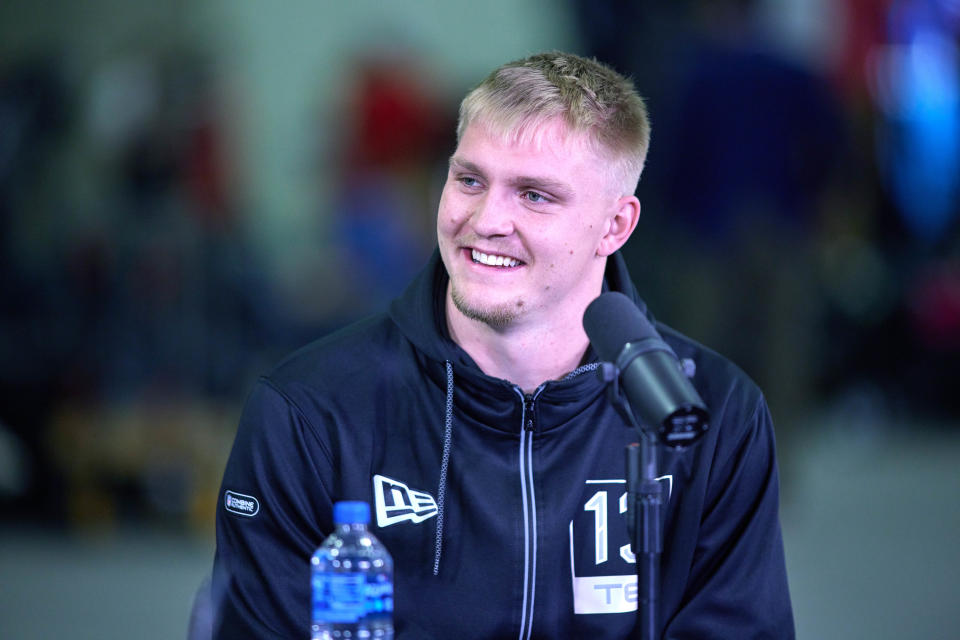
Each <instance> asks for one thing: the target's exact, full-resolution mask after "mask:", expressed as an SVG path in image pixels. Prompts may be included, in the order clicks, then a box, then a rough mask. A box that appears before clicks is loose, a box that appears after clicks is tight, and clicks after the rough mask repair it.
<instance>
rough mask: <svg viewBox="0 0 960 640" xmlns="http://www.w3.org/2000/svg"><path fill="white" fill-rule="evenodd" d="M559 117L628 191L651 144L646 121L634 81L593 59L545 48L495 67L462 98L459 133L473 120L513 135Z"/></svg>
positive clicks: (523, 135) (525, 134)
mask: <svg viewBox="0 0 960 640" xmlns="http://www.w3.org/2000/svg"><path fill="white" fill-rule="evenodd" d="M557 118H559V119H561V121H562V122H564V123H565V124H566V126H567V128H568V130H569V131H571V132H575V133H585V134H586V138H587V140H588V141H590V142H591V143H592V146H593V148H594V150H595V151H596V152H598V153H600V154H601V155H603V156H604V157H607V158H609V159H610V160H611V161H612V162H611V165H612V166H611V169H612V171H613V179H614V180H615V181H617V183H618V184H619V186H620V187H621V188H622V189H624V191H629V193H631V194H632V193H633V192H634V190H635V189H636V187H637V183H638V182H639V180H640V173H641V172H642V171H643V164H644V161H645V160H646V157H647V149H648V147H649V145H650V120H649V117H648V116H647V108H646V106H645V105H644V102H643V99H642V98H641V97H640V96H639V95H638V94H637V92H636V89H635V88H634V86H633V83H632V82H631V81H630V80H628V79H627V78H625V77H623V76H622V75H620V74H619V73H617V72H616V71H614V70H613V69H611V68H610V67H608V66H606V65H604V64H602V63H600V62H598V61H597V60H595V59H587V58H582V57H580V56H576V55H573V54H569V53H563V52H560V51H551V52H547V53H540V54H537V55H533V56H530V57H528V58H524V59H522V60H515V61H513V62H508V63H507V64H505V65H503V66H501V67H499V68H497V69H495V70H494V71H493V72H492V73H491V74H490V75H489V76H487V77H486V78H485V79H484V80H483V82H481V83H480V84H479V85H477V87H476V88H474V89H473V90H472V91H471V92H470V93H468V94H467V96H466V97H465V98H464V99H463V102H462V103H461V104H460V119H459V121H458V123H457V140H459V139H460V138H461V137H462V136H463V132H464V131H465V130H466V129H467V127H468V126H469V125H470V124H471V123H473V122H482V123H483V125H484V126H485V127H487V128H488V129H489V130H490V131H492V132H494V133H495V134H498V135H501V136H503V137H504V138H507V139H511V140H513V141H521V140H525V139H530V138H532V137H535V136H536V135H537V132H538V131H540V130H542V128H543V125H544V124H546V123H548V122H550V121H552V120H554V119H557Z"/></svg>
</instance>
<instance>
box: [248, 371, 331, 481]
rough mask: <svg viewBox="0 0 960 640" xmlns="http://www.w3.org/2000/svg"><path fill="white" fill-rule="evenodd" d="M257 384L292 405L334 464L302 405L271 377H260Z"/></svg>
mask: <svg viewBox="0 0 960 640" xmlns="http://www.w3.org/2000/svg"><path fill="white" fill-rule="evenodd" d="M257 382H260V383H262V384H263V385H264V386H266V387H269V388H270V389H271V390H273V392H274V393H276V394H277V395H278V396H280V397H281V398H283V400H284V402H286V403H287V404H288V405H290V407H291V408H292V409H293V410H294V411H296V412H297V415H298V416H300V419H301V420H303V423H304V424H305V425H307V427H308V428H309V429H310V431H311V432H312V433H313V437H314V439H316V441H317V444H318V445H320V449H321V450H322V451H323V455H324V456H326V458H327V462H328V463H330V464H333V456H332V455H331V454H330V451H329V449H327V446H326V444H325V443H324V442H323V438H321V437H320V431H319V429H317V427H316V425H314V424H313V422H312V421H311V420H310V418H308V417H307V414H306V413H305V412H304V411H303V409H301V408H300V405H298V404H297V403H296V401H295V400H294V399H293V398H291V397H290V395H289V394H288V393H287V392H286V391H284V390H283V389H281V388H280V386H279V385H278V384H277V383H276V382H275V381H274V380H273V379H272V378H270V377H269V376H265V375H263V376H260V377H259V378H257Z"/></svg>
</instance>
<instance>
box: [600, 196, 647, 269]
mask: <svg viewBox="0 0 960 640" xmlns="http://www.w3.org/2000/svg"><path fill="white" fill-rule="evenodd" d="M639 219H640V201H639V200H637V197H636V196H633V195H630V196H622V197H621V198H620V199H618V200H617V203H616V206H615V208H614V210H613V214H612V216H611V217H609V218H607V223H606V224H607V228H606V233H605V234H604V235H603V237H601V238H600V244H599V245H598V246H597V255H598V256H600V257H602V258H605V257H607V256H609V255H610V254H612V253H613V252H614V251H616V250H617V249H619V248H620V247H622V246H623V245H624V244H626V242H627V239H628V238H630V234H631V233H633V230H634V229H635V228H636V227H637V221H638V220H639Z"/></svg>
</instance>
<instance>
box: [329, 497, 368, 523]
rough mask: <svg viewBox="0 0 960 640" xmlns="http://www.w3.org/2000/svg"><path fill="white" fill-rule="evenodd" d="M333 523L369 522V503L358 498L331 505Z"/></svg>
mask: <svg viewBox="0 0 960 640" xmlns="http://www.w3.org/2000/svg"><path fill="white" fill-rule="evenodd" d="M333 522H334V524H370V505H368V504H367V503H366V502H362V501H360V500H345V501H342V502H337V503H336V504H334V505H333Z"/></svg>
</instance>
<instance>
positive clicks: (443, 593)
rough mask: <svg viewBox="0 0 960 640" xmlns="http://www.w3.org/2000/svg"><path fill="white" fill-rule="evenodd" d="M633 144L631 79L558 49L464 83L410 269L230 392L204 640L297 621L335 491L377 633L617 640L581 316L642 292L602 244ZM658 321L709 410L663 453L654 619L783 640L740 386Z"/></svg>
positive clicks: (597, 427) (764, 480)
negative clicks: (333, 326)
mask: <svg viewBox="0 0 960 640" xmlns="http://www.w3.org/2000/svg"><path fill="white" fill-rule="evenodd" d="M648 139H649V124H648V121H647V115H646V110H645V108H644V105H643V102H642V101H641V100H640V98H639V97H638V96H637V94H636V93H635V91H634V89H633V87H632V85H631V84H630V83H629V82H628V81H627V80H625V79H624V78H622V77H621V76H619V75H618V74H616V73H615V72H613V71H612V70H610V69H609V68H606V67H604V66H602V65H600V64H598V63H597V62H595V61H591V60H585V59H582V58H578V57H576V56H572V55H568V54H563V53H556V52H554V53H547V54H542V55H536V56H532V57H530V58H527V59H524V60H520V61H517V62H512V63H509V64H507V65H505V66H503V67H501V68H500V69H498V70H496V71H494V72H493V73H492V74H491V75H490V76H489V77H488V78H487V79H486V80H484V81H483V83H481V84H480V85H479V86H478V87H477V88H476V89H475V90H474V91H472V92H471V93H470V94H469V95H468V96H467V97H466V99H465V100H464V102H463V104H462V105H461V111H460V122H459V126H458V144H457V149H456V151H455V152H454V154H453V156H452V157H451V159H450V167H449V173H448V176H447V181H446V185H445V187H444V190H443V194H442V196H441V200H440V207H439V215H438V218H437V236H438V242H439V250H438V251H437V252H436V253H435V255H434V256H433V258H432V259H431V260H430V262H429V264H428V265H427V267H426V268H425V270H424V271H423V272H422V273H421V274H420V275H419V276H418V277H417V278H416V279H415V280H414V282H413V283H412V284H411V285H410V286H409V288H408V289H407V291H406V292H405V293H404V294H403V295H402V296H401V297H400V298H399V299H397V300H396V301H395V302H394V303H393V304H392V305H391V308H390V311H389V313H386V314H382V315H379V316H375V317H372V318H370V319H367V320H365V321H362V322H360V323H358V324H355V325H353V326H350V327H348V328H346V329H344V330H342V331H340V332H338V333H336V334H334V335H332V336H329V337H327V338H324V339H322V340H320V341H318V342H316V343H314V344H312V345H309V346H307V347H305V348H304V349H302V350H301V351H299V352H297V353H296V354H294V355H292V356H291V357H289V358H288V359H286V360H285V361H284V362H282V363H281V364H280V365H279V366H278V367H277V368H276V369H275V370H274V371H273V372H272V373H271V374H270V375H269V376H266V377H264V378H261V379H260V381H259V382H258V384H257V386H256V388H255V389H254V390H253V392H252V394H251V396H250V398H249V399H248V402H247V406H246V408H245V411H244V414H243V418H242V420H241V423H240V428H239V431H238V433H237V439H236V442H235V444H234V448H233V451H232V453H231V456H230V460H229V463H228V465H227V469H226V472H225V474H224V481H223V487H222V489H221V503H222V506H221V508H220V509H219V511H218V514H217V555H216V560H215V566H214V576H213V583H214V588H213V594H214V601H215V607H216V610H217V623H216V627H217V629H218V631H217V633H218V637H221V638H292V637H302V636H304V635H305V634H306V633H307V629H308V628H309V571H308V559H309V557H310V555H311V553H312V551H313V550H314V548H315V547H316V546H317V545H319V544H320V542H321V541H322V540H323V539H324V537H325V536H326V535H327V534H328V533H329V532H330V531H331V529H332V504H333V502H335V501H338V500H344V499H360V500H365V501H368V502H369V503H370V504H371V505H373V508H374V512H375V513H376V522H375V526H374V531H375V533H376V535H377V536H378V537H379V538H380V539H381V540H382V541H383V542H384V543H385V544H386V546H387V548H388V549H389V550H390V552H391V554H392V555H393V558H394V563H395V594H396V595H395V606H396V611H395V626H396V631H397V636H398V637H399V638H521V639H524V638H626V637H629V636H630V633H631V630H632V629H633V627H634V624H635V622H636V617H637V614H636V600H637V585H636V565H635V559H634V556H633V551H632V548H631V546H630V544H629V540H628V536H627V532H626V522H625V516H624V511H625V505H626V500H625V498H624V497H623V496H624V489H625V484H624V473H625V470H624V447H625V445H626V444H627V443H628V442H630V441H631V440H634V439H635V434H634V432H633V431H632V429H629V428H627V427H626V426H625V425H624V423H623V420H622V419H621V418H620V417H619V416H618V414H617V412H616V410H615V409H614V408H613V407H611V406H610V403H609V402H608V400H607V396H606V394H605V393H604V387H603V385H602V383H601V381H600V380H599V379H598V377H597V376H596V375H595V374H594V372H593V369H595V368H596V362H595V361H596V357H595V355H594V353H593V350H592V349H591V347H590V344H589V341H588V339H587V336H586V334H585V333H584V329H583V326H582V319H583V313H584V309H585V308H586V306H587V305H588V304H589V303H590V302H591V301H592V300H593V299H594V298H596V297H597V296H598V295H599V294H600V293H601V292H602V291H604V290H613V291H621V292H623V293H625V294H626V295H628V296H630V297H632V298H633V299H634V300H635V301H636V303H637V305H638V306H640V307H641V308H642V309H644V306H643V303H642V302H641V301H640V299H639V297H638V296H637V293H636V291H635V289H634V287H633V285H632V283H631V282H630V278H629V275H628V274H627V271H626V268H625V266H624V263H623V260H622V258H621V257H620V256H619V254H618V253H617V250H618V249H619V248H620V247H621V246H623V244H624V243H625V242H626V241H627V239H628V238H629V236H630V234H631V232H632V231H633V229H634V227H635V226H636V224H637V220H638V217H639V213H640V204H639V202H638V201H637V198H636V197H635V196H634V195H633V193H634V189H635V188H636V184H637V181H638V180H639V177H640V171H641V169H642V167H643V161H644V157H645V155H646V151H647V145H648ZM659 329H660V331H661V333H662V334H663V337H664V339H665V340H666V341H667V342H668V344H670V346H671V347H672V348H673V349H674V350H675V351H676V353H677V354H678V356H679V357H681V358H684V359H689V360H690V361H691V362H692V363H694V364H695V366H696V373H695V375H694V376H693V379H692V381H693V384H694V385H695V386H696V387H697V389H698V391H699V393H700V395H701V396H702V397H703V399H704V400H705V402H706V403H707V405H708V406H709V407H710V409H711V412H712V427H711V430H710V431H709V432H708V433H707V435H705V436H704V437H703V438H702V440H701V442H699V443H698V444H697V445H696V446H695V447H692V448H691V449H690V450H689V451H687V452H682V453H677V452H667V453H664V454H663V455H662V459H661V462H660V468H661V469H662V470H663V471H664V477H663V478H662V482H663V485H664V491H665V494H666V495H667V499H666V508H665V511H666V515H665V538H664V540H665V544H664V554H663V564H662V592H661V596H662V608H661V619H662V621H663V626H664V636H665V637H671V638H672V637H677V638H680V637H683V638H788V637H792V636H793V621H792V615H791V610H790V602H789V596H788V594H787V585H786V575H785V570H784V560H783V550H782V542H781V537H780V527H779V523H778V516H777V509H778V483H777V471H776V463H775V456H774V442H773V432H772V426H771V422H770V417H769V413H768V411H767V408H766V405H765V403H764V400H763V397H762V395H761V394H760V392H759V390H758V389H757V388H756V387H755V386H754V385H753V384H752V383H751V382H750V381H749V380H748V379H747V378H746V376H745V375H744V374H743V373H742V372H740V371H739V370H738V369H737V368H735V367H734V366H733V365H731V364H729V363H728V362H727V361H725V360H723V359H722V358H721V357H719V356H718V355H716V354H714V353H713V352H711V351H709V350H707V349H704V348H703V347H701V346H699V345H697V344H695V343H694V342H692V341H690V340H689V339H687V338H685V337H683V336H681V335H679V334H677V333H676V332H674V331H672V330H670V329H668V328H666V327H664V326H662V325H660V327H659ZM228 492H229V494H228ZM228 495H231V496H237V495H240V496H245V497H243V498H241V499H242V500H246V502H245V503H243V502H241V503H239V504H240V505H241V506H242V507H244V508H245V507H246V505H247V504H249V505H255V507H256V509H254V508H253V507H252V506H251V507H250V508H249V509H246V511H244V508H236V507H235V506H234V507H233V508H231V507H230V506H228V501H227V500H226V497H227V496H228ZM229 504H231V505H234V504H236V503H235V501H234V500H231V501H229Z"/></svg>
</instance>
